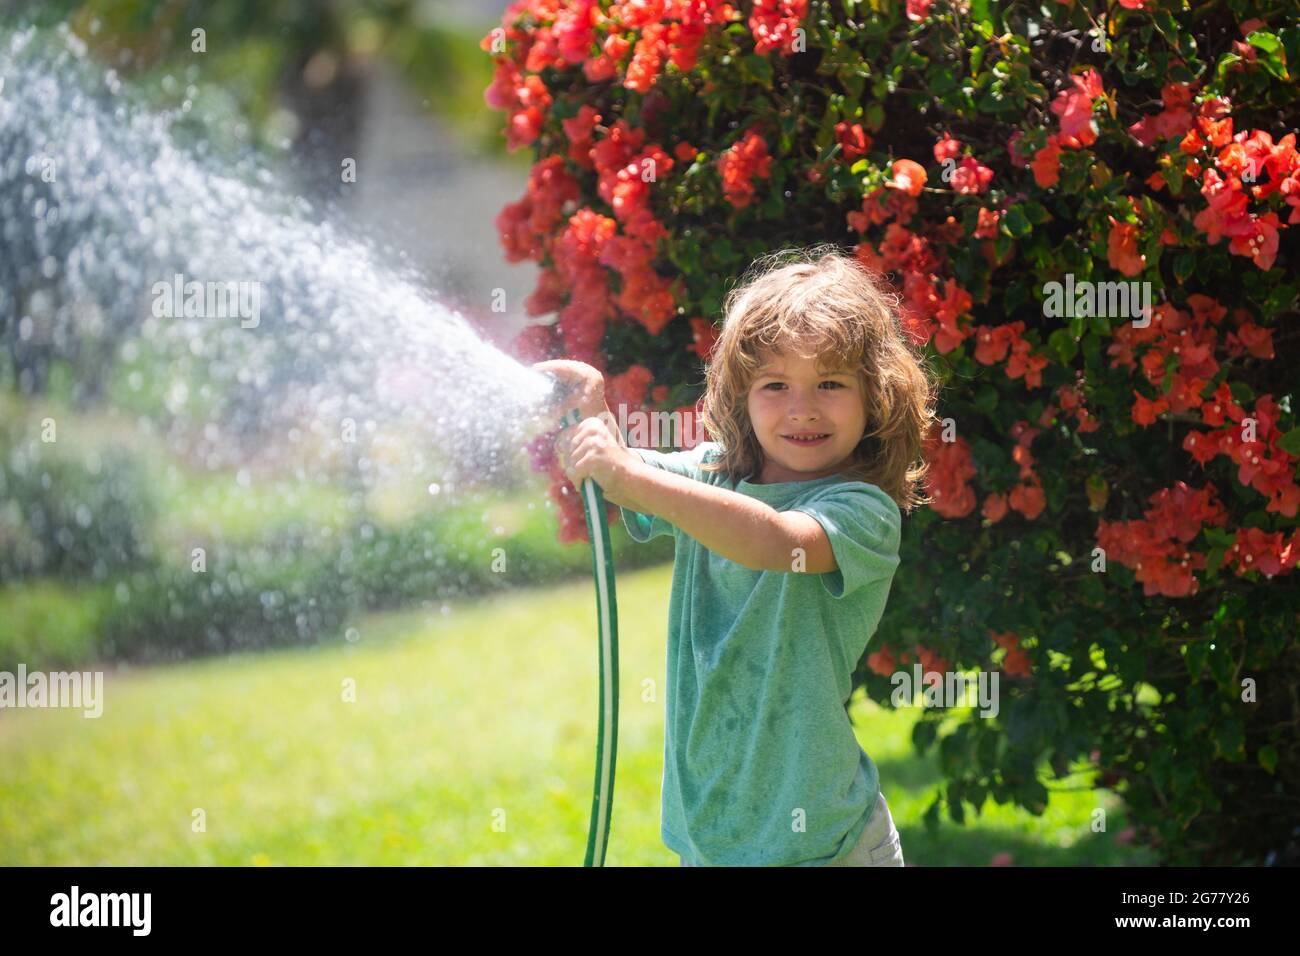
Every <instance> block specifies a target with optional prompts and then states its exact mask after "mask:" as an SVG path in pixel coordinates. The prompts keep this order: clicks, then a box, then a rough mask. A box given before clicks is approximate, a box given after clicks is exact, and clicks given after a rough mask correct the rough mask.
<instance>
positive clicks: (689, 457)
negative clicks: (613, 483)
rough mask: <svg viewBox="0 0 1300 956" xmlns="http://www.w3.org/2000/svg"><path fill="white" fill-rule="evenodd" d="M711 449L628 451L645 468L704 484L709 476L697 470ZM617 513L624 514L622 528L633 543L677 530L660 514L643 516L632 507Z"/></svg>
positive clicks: (706, 445)
mask: <svg viewBox="0 0 1300 956" xmlns="http://www.w3.org/2000/svg"><path fill="white" fill-rule="evenodd" d="M714 447H715V443H713V442H702V443H700V444H699V445H696V446H695V447H694V448H691V449H688V450H686V451H674V452H661V451H655V450H654V449H653V448H631V449H629V451H631V452H632V453H633V454H635V455H640V456H641V458H642V460H643V461H645V463H646V464H648V465H653V466H654V467H656V468H662V469H663V470H664V471H671V472H672V473H673V474H676V475H682V476H684V477H686V478H691V479H694V480H695V481H706V480H707V479H708V476H707V474H706V473H705V472H703V471H701V470H700V465H701V463H702V462H703V461H704V460H705V456H706V455H709V454H710V452H711V451H712V450H713V448H714ZM619 510H620V511H621V512H622V513H623V526H624V527H625V528H627V533H628V534H629V535H631V536H632V540H633V541H639V542H641V543H645V542H646V541H649V540H650V539H651V538H657V537H659V536H660V535H665V534H674V533H676V531H677V529H676V527H674V526H673V525H672V524H670V523H669V522H667V521H665V520H664V519H663V518H661V517H660V516H659V515H647V514H642V513H641V512H639V511H633V510H632V509H631V508H619Z"/></svg>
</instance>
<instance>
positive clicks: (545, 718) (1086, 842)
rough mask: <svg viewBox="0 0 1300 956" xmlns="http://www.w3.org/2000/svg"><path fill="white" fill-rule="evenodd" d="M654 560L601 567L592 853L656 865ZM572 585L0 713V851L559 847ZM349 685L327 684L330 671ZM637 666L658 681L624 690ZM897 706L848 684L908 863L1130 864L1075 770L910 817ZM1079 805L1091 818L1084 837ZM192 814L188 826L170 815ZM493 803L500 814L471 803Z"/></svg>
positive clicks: (572, 761)
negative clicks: (604, 814)
mask: <svg viewBox="0 0 1300 956" xmlns="http://www.w3.org/2000/svg"><path fill="white" fill-rule="evenodd" d="M669 575H670V569H669V568H668V567H655V568H651V569H647V570H640V571H635V572H627V573H624V574H623V575H621V576H620V578H619V582H618V583H619V594H618V598H619V609H620V611H621V612H622V613H621V614H620V620H621V623H622V633H621V634H620V638H621V640H620V651H621V662H620V663H621V667H620V684H621V690H622V695H621V713H620V719H619V739H618V775H617V779H616V783H615V810H614V818H613V824H612V831H611V842H610V846H609V851H608V855H607V859H606V862H607V865H611V866H653V865H676V864H677V858H676V856H675V855H674V854H672V853H671V852H670V851H669V850H667V849H666V848H665V847H664V846H663V844H662V843H661V842H660V839H659V788H660V778H661V774H662V770H663V755H662V750H663V696H662V695H663V687H662V681H663V670H664V635H665V629H666V616H667V606H666V605H667V600H666V598H667V594H668V584H669ZM590 588H591V585H590V581H578V582H574V583H572V584H568V585H564V586H561V587H555V588H550V589H545V590H534V591H527V592H519V593H516V594H513V595H511V596H509V597H507V598H497V599H494V600H492V601H490V602H479V603H471V602H466V603H463V604H453V605H451V606H450V608H449V612H448V613H445V614H444V613H440V612H439V611H437V610H433V611H429V612H423V611H417V612H409V611H408V612H402V613H396V614H386V615H373V616H370V617H368V618H366V619H364V620H362V621H360V622H357V625H356V626H357V629H358V631H359V634H360V638H359V640H358V641H357V642H356V643H354V644H347V645H343V646H337V645H334V646H322V647H318V648H311V649H293V650H281V651H272V652H265V653H261V654H257V655H249V656H232V657H223V658H217V659H211V660H206V661H199V662H190V663H186V664H181V665H177V666H169V667H158V668H146V669H136V670H126V671H117V672H110V673H109V674H107V675H106V678H105V687H104V713H103V716H102V717H100V718H99V719H97V720H95V719H87V718H84V717H82V716H81V712H80V711H73V710H55V709H49V710H6V711H5V712H3V713H2V714H0V865H105V864H107V865H135V864H143V865H177V864H179V865H185V864H234V865H246V864H252V865H258V864H295V865H313V864H380V865H383V864H393V865H417V864H432V865H489V866H495V865H503V864H504V865H580V864H581V862H582V857H583V852H584V849H585V845H586V835H587V822H588V813H589V810H590V798H591V783H592V773H593V764H592V758H593V749H594V744H595V727H596V688H597V684H596V679H597V678H596V647H595V642H594V636H593V635H594V633H595V626H594V625H595V621H594V603H593V600H592V596H591V593H590ZM349 678H350V679H352V680H355V682H356V689H357V700H356V702H355V703H345V702H344V701H343V700H342V693H341V689H342V686H343V682H344V680H345V679H349ZM647 678H649V679H651V680H653V681H654V682H655V685H654V686H655V688H656V691H657V693H656V697H655V699H654V700H652V701H643V688H644V686H645V683H644V682H645V681H646V680H647ZM918 713H919V711H898V712H890V711H886V710H882V709H880V708H877V707H876V706H875V705H873V704H870V703H868V702H865V701H861V700H859V701H858V702H857V703H856V709H855V712H854V717H855V721H856V722H857V732H858V735H859V739H860V740H861V742H862V744H863V747H864V748H865V749H866V750H867V751H868V752H869V753H870V754H871V755H872V757H873V758H874V759H875V761H876V762H877V764H878V765H879V767H880V773H881V780H882V786H883V788H884V791H885V795H886V798H887V799H888V800H889V802H890V806H891V809H892V811H893V814H894V818H895V822H896V823H897V825H898V827H899V830H900V832H901V833H902V840H903V850H904V854H905V856H906V858H907V861H908V862H909V863H915V864H920V865H939V866H942V865H954V864H970V865H985V864H987V863H988V862H989V861H990V859H991V858H992V857H993V855H994V854H995V853H998V852H1000V851H1009V852H1011V853H1012V854H1013V856H1014V859H1015V862H1016V864H1018V865H1021V864H1057V865H1061V864H1093V865H1097V864H1121V863H1141V862H1150V861H1148V860H1146V859H1145V858H1144V857H1143V856H1141V855H1140V854H1139V853H1136V852H1135V851H1133V850H1132V849H1131V848H1125V847H1119V846H1116V845H1115V844H1114V841H1113V835H1114V834H1116V833H1118V832H1119V831H1120V830H1121V829H1122V828H1123V823H1122V819H1121V817H1122V812H1120V811H1119V810H1118V809H1116V808H1114V807H1113V805H1112V802H1111V801H1112V799H1113V798H1110V797H1108V796H1107V797H1104V798H1103V797H1101V796H1098V795H1095V794H1094V792H1093V791H1090V790H1087V789H1082V790H1079V791H1078V792H1072V793H1062V794H1059V795H1054V796H1053V798H1052V801H1051V804H1050V806H1049V808H1048V810H1047V812H1046V813H1045V814H1044V815H1043V816H1042V817H1038V818H1036V817H1034V816H1032V815H1030V814H1028V813H1027V812H1024V811H1021V810H1013V809H1009V808H1006V807H998V806H995V805H993V804H992V803H989V804H986V806H985V809H984V813H983V815H982V816H980V817H978V818H975V819H974V821H973V823H972V824H971V825H968V826H966V827H964V828H963V827H958V826H956V825H954V824H952V823H950V822H948V821H946V820H945V821H944V823H943V825H942V826H941V828H940V830H939V832H938V834H936V835H934V836H931V835H929V834H927V833H926V831H925V829H924V827H923V826H922V824H921V820H920V818H921V814H922V813H923V811H924V810H925V808H926V806H927V805H928V803H929V800H930V797H931V795H932V794H933V792H934V790H935V787H936V785H937V784H938V782H939V778H938V774H937V770H936V767H935V764H934V762H933V761H932V760H930V759H927V760H921V759H918V758H917V757H916V756H915V755H914V754H913V753H912V752H911V746H910V743H909V735H910V732H911V725H912V723H913V721H914V720H915V719H916V715H917V714H918ZM1095 806H1106V807H1108V808H1110V810H1109V814H1108V815H1109V817H1110V822H1109V833H1108V834H1100V835H1094V834H1092V833H1091V832H1089V828H1088V822H1089V819H1090V813H1091V811H1092V809H1093V808H1094V807H1095ZM196 809H201V810H202V811H203V812H204V815H205V820H206V832H195V831H194V830H193V828H192V826H191V821H192V819H193V813H194V811H195V810H196ZM494 819H497V820H502V819H503V820H504V823H505V826H504V829H501V830H498V829H494V827H493V821H494Z"/></svg>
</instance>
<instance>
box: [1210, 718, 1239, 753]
mask: <svg viewBox="0 0 1300 956" xmlns="http://www.w3.org/2000/svg"><path fill="white" fill-rule="evenodd" d="M1245 743H1246V737H1245V734H1244V732H1243V731H1242V727H1241V723H1240V721H1237V720H1234V719H1231V718H1230V719H1228V720H1225V721H1224V722H1223V723H1221V724H1219V726H1218V727H1216V728H1215V731H1214V744H1215V747H1216V749H1217V751H1218V753H1219V754H1220V755H1221V756H1222V757H1223V758H1224V759H1225V760H1228V761H1229V762H1232V763H1235V762H1236V761H1238V760H1240V759H1241V758H1242V756H1243V755H1244V747H1245Z"/></svg>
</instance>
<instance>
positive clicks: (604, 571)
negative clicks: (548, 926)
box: [560, 408, 618, 866]
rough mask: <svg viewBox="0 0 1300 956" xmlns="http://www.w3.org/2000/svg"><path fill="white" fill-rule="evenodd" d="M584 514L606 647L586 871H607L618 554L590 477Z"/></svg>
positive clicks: (570, 421) (573, 418)
mask: <svg viewBox="0 0 1300 956" xmlns="http://www.w3.org/2000/svg"><path fill="white" fill-rule="evenodd" d="M581 420H582V415H581V413H580V412H579V410H578V409H576V408H575V409H573V410H572V411H570V412H569V413H568V414H567V415H565V416H564V417H563V418H561V419H560V430H561V431H563V430H564V429H566V428H568V427H569V426H570V425H576V424H577V423H578V422H579V421H581ZM580 492H581V495H582V505H583V514H584V515H585V516H586V518H587V538H588V539H589V540H590V541H591V577H592V580H593V581H594V582H595V584H596V624H597V628H598V630H599V633H598V639H599V642H600V709H599V711H598V718H597V725H596V726H597V730H596V782H595V785H594V787H593V789H592V794H591V826H590V828H589V829H588V830H587V857H586V859H585V860H583V863H582V865H583V866H604V865H605V847H606V846H607V845H608V844H609V821H610V815H611V811H612V810H613V807H614V762H615V758H616V756H617V752H618V606H617V602H616V601H615V598H614V555H613V553H612V552H611V550H610V546H609V527H608V525H607V524H606V523H605V496H604V495H603V494H601V491H600V486H599V485H598V484H596V483H595V482H594V481H592V480H591V479H590V478H584V479H583V480H582V488H581V489H580Z"/></svg>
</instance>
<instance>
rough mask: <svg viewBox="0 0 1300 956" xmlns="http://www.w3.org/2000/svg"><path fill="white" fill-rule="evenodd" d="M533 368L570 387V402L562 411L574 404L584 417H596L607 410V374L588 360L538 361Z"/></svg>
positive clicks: (566, 410)
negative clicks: (602, 372) (602, 373)
mask: <svg viewBox="0 0 1300 956" xmlns="http://www.w3.org/2000/svg"><path fill="white" fill-rule="evenodd" d="M533 369H534V370H535V371H538V372H547V373H550V374H551V375H553V376H555V378H557V379H559V380H560V383H561V384H562V385H565V386H567V387H568V389H569V393H568V399H569V400H568V403H567V404H566V406H565V407H564V408H563V409H561V412H568V411H569V409H570V408H572V407H573V406H574V405H577V407H578V413H579V414H580V415H581V416H582V417H583V418H595V417H596V416H598V415H599V414H600V413H601V412H603V411H606V410H607V409H606V406H605V376H603V375H601V374H600V370H599V369H595V368H592V367H591V366H590V365H588V364H587V363H586V362H575V361H572V360H570V359H552V360H550V361H548V362H536V363H534V364H533Z"/></svg>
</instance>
